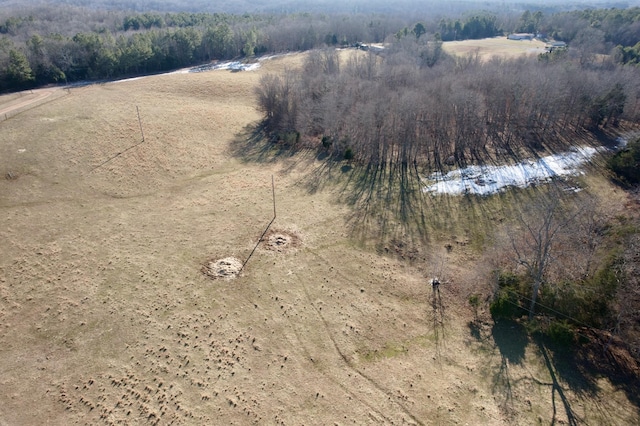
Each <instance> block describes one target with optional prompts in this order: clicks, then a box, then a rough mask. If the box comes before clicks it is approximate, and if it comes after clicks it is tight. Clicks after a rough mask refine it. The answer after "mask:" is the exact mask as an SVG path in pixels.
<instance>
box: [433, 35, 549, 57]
mask: <svg viewBox="0 0 640 426" xmlns="http://www.w3.org/2000/svg"><path fill="white" fill-rule="evenodd" d="M544 46H545V43H544V42H542V41H540V40H508V39H507V38H506V37H494V38H485V39H481V40H463V41H448V42H446V43H443V44H442V47H443V49H444V51H445V52H447V53H449V54H452V55H457V56H466V55H470V54H474V55H478V57H479V58H481V59H483V60H487V59H490V58H492V57H496V56H497V57H502V58H512V57H516V56H522V55H539V54H540V53H544V52H545V49H544Z"/></svg>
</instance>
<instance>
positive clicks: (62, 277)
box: [0, 42, 640, 425]
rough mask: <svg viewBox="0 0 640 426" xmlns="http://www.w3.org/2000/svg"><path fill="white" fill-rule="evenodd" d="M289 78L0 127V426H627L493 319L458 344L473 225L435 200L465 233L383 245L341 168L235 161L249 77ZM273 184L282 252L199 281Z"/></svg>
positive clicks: (166, 93) (473, 253)
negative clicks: (324, 176) (348, 200)
mask: <svg viewBox="0 0 640 426" xmlns="http://www.w3.org/2000/svg"><path fill="white" fill-rule="evenodd" d="M514 43H519V44H523V45H524V44H525V43H529V42H514ZM299 63H300V56H299V55H296V56H287V57H284V58H279V59H273V60H271V61H266V62H264V63H263V66H262V68H260V69H259V70H258V71H253V72H231V71H228V70H218V71H211V72H204V73H193V74H170V75H163V76H153V77H147V78H142V79H137V80H131V81H125V82H120V83H110V84H102V85H93V86H87V87H83V88H77V89H71V91H70V93H69V94H68V95H66V96H64V97H60V98H58V99H55V100H54V101H51V102H47V103H45V104H43V105H40V106H38V107H37V108H33V109H29V110H27V111H25V112H22V113H20V114H18V115H17V116H15V117H12V118H9V119H8V120H6V121H4V122H1V123H0V174H1V175H2V177H3V179H0V241H1V242H2V244H0V389H1V390H2V391H1V392H0V425H33V424H52V425H69V424H91V425H94V424H159V425H168V424H287V425H289V424H318V425H326V424H329V425H332V424H340V425H344V424H404V423H407V424H429V425H430V424H443V425H444V424H470V425H472V424H485V425H530V424H535V423H538V422H540V423H541V424H554V423H560V422H567V423H570V424H577V423H580V424H594V425H596V424H597V425H602V424H610V425H614V424H637V421H638V420H637V419H638V418H639V417H638V416H639V415H640V412H639V410H638V399H637V395H635V396H634V395H633V394H632V393H631V392H629V391H628V387H625V386H624V385H623V384H621V383H620V382H617V381H615V380H609V379H607V378H606V377H602V376H598V377H591V376H589V377H587V375H585V374H584V373H585V372H584V371H581V370H580V368H578V367H576V366H575V365H571V364H566V363H562V362H557V363H556V362H554V361H556V360H557V359H560V358H557V357H556V356H554V354H551V353H550V352H549V351H548V350H546V349H544V348H543V349H541V347H540V346H539V345H537V344H535V343H534V342H531V341H529V340H528V339H527V337H526V334H525V333H524V330H523V329H522V328H521V327H518V326H516V325H494V324H493V323H491V322H489V321H488V320H486V319H487V314H486V312H484V308H481V312H480V315H481V318H483V319H484V321H482V322H481V323H479V325H477V326H470V325H469V324H470V321H471V320H472V319H473V312H472V311H471V309H470V308H469V307H468V303H467V299H468V296H469V295H470V294H471V293H473V292H482V291H485V290H486V282H487V281H488V280H489V277H490V276H491V268H490V265H489V263H488V262H486V259H487V254H486V253H483V251H482V247H483V241H482V236H481V235H480V234H481V233H479V232H477V230H476V229H475V228H473V225H472V222H473V221H474V219H473V214H472V213H466V212H465V209H467V210H469V211H472V210H474V209H476V208H479V207H478V205H466V207H465V205H464V203H463V202H462V201H459V200H458V199H456V198H445V197H443V198H438V199H437V200H436V199H434V203H435V202H440V200H441V201H442V202H445V201H447V202H448V203H449V206H450V208H452V209H453V212H455V213H456V214H457V215H458V216H460V217H462V216H465V215H467V216H466V217H467V218H468V219H467V221H466V222H465V221H464V220H459V221H457V222H455V223H447V224H445V225H443V224H438V225H437V226H436V225H433V226H434V232H433V237H432V238H431V241H430V242H429V243H428V244H427V243H424V244H423V245H420V246H418V247H414V246H412V245H411V244H410V242H409V241H408V237H407V241H405V240H402V239H398V240H396V241H395V243H394V244H388V245H385V246H383V247H380V246H378V245H377V244H375V242H374V243H371V241H369V240H368V239H367V238H366V230H367V226H366V224H365V225H364V226H357V224H354V223H353V217H357V214H356V213H357V212H354V211H353V209H352V208H351V207H350V206H349V205H348V204H344V203H341V202H339V200H341V199H342V197H343V196H344V188H345V187H344V185H343V184H344V182H345V181H346V180H347V179H348V178H349V177H350V175H349V173H350V171H349V169H348V168H347V169H344V172H342V171H339V170H338V171H337V172H336V173H335V175H334V177H335V179H336V182H335V183H334V182H327V183H326V184H322V185H318V184H316V185H314V186H313V190H310V185H309V184H308V182H309V180H310V179H313V178H314V176H315V174H314V172H315V171H317V170H318V169H319V168H321V167H322V165H323V163H322V161H321V160H319V159H318V158H317V157H316V156H314V155H312V154H305V153H302V154H299V155H296V156H293V157H292V156H284V155H283V156H280V157H277V158H274V157H271V156H269V155H268V154H269V152H266V153H263V155H262V156H259V155H256V156H252V157H251V159H249V158H247V157H245V156H243V155H241V153H238V152H237V150H235V149H233V145H234V143H238V141H242V140H245V139H246V138H247V136H246V133H247V132H248V129H249V128H250V126H251V125H255V124H256V123H257V122H258V121H259V120H260V118H261V117H260V114H259V112H258V111H257V110H256V103H255V101H254V96H253V87H254V86H255V85H256V84H258V82H259V79H260V76H261V75H262V74H263V73H267V72H279V71H282V70H283V69H284V67H285V65H287V64H289V65H292V66H295V65H297V64H299ZM10 102H16V99H15V97H8V98H4V99H3V98H0V108H3V107H5V106H7V105H6V104H8V103H10ZM136 107H137V108H138V109H139V111H140V115H141V122H142V127H143V131H144V137H145V140H144V142H143V143H140V142H141V140H142V135H141V131H140V125H139V122H138V117H137V114H136ZM135 145H137V146H135ZM133 146H135V147H133ZM132 147H133V148H132ZM119 153H120V155H118V154H119ZM5 176H7V178H6V179H5V178H4V177H5ZM272 176H273V177H274V180H275V187H276V199H277V218H276V220H275V221H274V223H273V225H272V228H271V229H272V230H273V233H272V234H270V235H268V236H267V237H268V238H267V239H266V241H265V242H263V243H262V244H261V245H260V246H259V248H258V250H257V251H256V252H255V254H254V255H253V257H252V258H251V260H250V262H249V263H248V264H247V265H246V267H245V269H244V270H243V271H242V273H241V274H240V275H239V276H238V277H236V278H234V279H216V280H213V279H211V278H210V277H208V276H207V275H205V274H203V273H202V270H203V266H204V265H206V264H208V262H209V261H210V260H218V259H226V258H236V259H238V260H240V261H244V260H245V259H246V258H247V256H248V255H249V253H250V252H251V250H252V249H253V248H254V246H255V244H256V242H257V240H258V238H259V237H260V235H261V234H262V232H263V230H264V229H265V227H266V225H267V224H268V223H269V221H270V220H271V218H272V217H273V206H272V187H271V182H272ZM590 179H593V180H594V181H595V182H594V183H593V184H594V185H602V186H603V187H604V189H603V190H602V191H600V192H602V193H608V194H609V195H608V196H609V197H611V198H610V200H609V201H610V202H611V203H620V204H624V195H623V194H622V193H621V192H619V191H614V190H612V189H611V187H610V185H609V184H608V182H607V181H606V180H604V179H599V178H597V177H592V178H590ZM316 183H317V182H316ZM438 207H440V208H442V209H446V208H447V207H446V206H445V205H444V204H442V205H439V206H438ZM483 208H487V209H488V207H483ZM444 215H446V216H448V217H449V212H445V213H444ZM452 217H453V213H452V214H451V216H450V217H449V220H451V221H452V222H453V219H452ZM369 220H372V221H373V220H374V219H371V218H370V219H369ZM487 220H495V221H496V223H498V222H500V221H501V218H500V217H493V218H491V219H487ZM443 222H446V220H443ZM387 226H388V227H389V228H391V230H393V229H394V228H393V224H388V225H387ZM476 226H478V227H480V226H481V225H476ZM354 227H358V229H359V233H358V236H359V237H358V238H355V237H354V233H353V228H354ZM363 235H364V237H362V236H363ZM400 237H401V235H400ZM400 237H399V238H400ZM445 247H449V248H448V249H447V248H445ZM376 248H377V249H376ZM414 249H415V251H412V250H414ZM395 253H397V254H399V255H401V256H395V255H394V254H395ZM401 257H405V260H403V259H402V258H401ZM407 258H411V259H413V260H412V261H408V260H407ZM434 275H439V276H440V277H441V278H443V279H444V280H445V281H446V283H445V284H443V285H442V286H441V288H440V289H439V291H438V292H435V291H433V290H432V288H431V286H430V285H429V283H428V279H429V278H430V277H433V276H434ZM576 422H577V423H576Z"/></svg>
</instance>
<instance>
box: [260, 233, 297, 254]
mask: <svg viewBox="0 0 640 426" xmlns="http://www.w3.org/2000/svg"><path fill="white" fill-rule="evenodd" d="M262 241H263V243H264V245H263V248H264V249H265V250H270V251H275V252H278V253H286V252H288V251H290V250H293V249H296V248H298V247H300V246H301V245H302V239H301V238H300V236H299V235H298V234H297V233H296V232H293V231H286V230H278V229H273V230H269V232H267V234H266V235H265V236H264V237H263V239H262Z"/></svg>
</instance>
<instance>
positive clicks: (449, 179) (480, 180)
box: [423, 147, 598, 195]
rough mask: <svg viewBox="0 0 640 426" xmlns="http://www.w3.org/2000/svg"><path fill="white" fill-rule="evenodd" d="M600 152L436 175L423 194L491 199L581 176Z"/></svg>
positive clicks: (584, 151)
mask: <svg viewBox="0 0 640 426" xmlns="http://www.w3.org/2000/svg"><path fill="white" fill-rule="evenodd" d="M596 152H598V150H597V149H596V148H591V147H578V148H574V149H573V150H572V151H570V152H566V153H561V154H553V155H549V156H546V157H542V158H540V159H538V160H535V161H534V160H526V161H523V162H521V163H517V164H512V165H504V166H469V167H465V168H464V169H458V170H453V171H451V172H449V173H447V174H442V173H440V172H436V173H433V174H431V175H430V176H428V177H427V178H425V179H424V180H425V183H426V184H427V185H426V186H425V187H424V188H423V190H424V191H425V192H428V193H434V194H452V195H461V194H478V195H489V194H495V193H497V192H500V191H502V190H504V189H505V188H507V187H510V186H511V187H519V188H525V187H527V186H530V185H533V184H540V183H544V182H548V181H550V180H551V179H553V178H557V177H561V176H576V175H579V174H581V173H582V172H581V171H580V166H581V165H582V164H584V163H586V162H587V161H588V160H589V159H590V158H591V157H592V156H593V155H594V154H595V153H596Z"/></svg>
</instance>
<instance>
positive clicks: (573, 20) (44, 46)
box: [0, 2, 640, 92]
mask: <svg viewBox="0 0 640 426" xmlns="http://www.w3.org/2000/svg"><path fill="white" fill-rule="evenodd" d="M101 4H103V3H95V4H94V3H92V5H93V7H92V8H89V7H87V6H89V4H88V3H87V4H85V3H83V2H68V3H67V4H66V6H64V7H60V6H57V7H56V6H53V5H48V4H37V5H36V6H31V7H28V5H26V6H25V5H23V6H14V7H7V8H3V10H2V11H1V12H0V92H6V91H15V90H22V89H26V88H33V87H37V86H42V85H46V84H52V83H53V84H61V83H70V82H76V81H87V80H94V81H95V80H103V79H114V78H120V77H127V76H133V75H141V74H148V73H156V72H162V71H167V70H172V69H176V68H181V67H187V66H193V65H198V64H202V63H206V62H209V61H213V60H225V59H232V58H251V57H253V56H255V55H261V54H266V53H278V52H288V51H305V50H310V49H315V48H320V47H323V46H331V47H340V46H354V45H356V44H357V43H387V44H391V43H395V42H399V41H400V40H401V39H403V38H405V37H406V36H407V35H413V36H415V37H416V38H421V37H424V39H434V40H441V41H449V40H464V39H474V38H485V37H493V36H498V35H502V36H504V35H507V34H509V33H512V32H521V31H527V32H533V33H535V34H536V35H538V36H539V37H541V38H555V39H557V40H562V41H566V42H568V43H570V45H571V47H572V49H573V52H574V54H577V55H580V56H581V58H582V61H583V62H590V61H591V59H593V57H594V55H608V56H610V57H611V58H612V61H613V62H615V63H619V64H625V63H629V64H635V63H637V62H638V57H640V54H639V53H638V49H639V48H638V45H637V44H636V43H637V40H640V25H638V22H640V20H639V19H638V18H639V17H640V9H639V8H629V9H615V8H613V9H598V10H582V11H578V10H572V11H555V12H546V11H544V12H543V10H546V9H544V8H538V9H537V10H535V11H529V10H525V11H524V12H522V11H521V10H519V9H518V10H517V11H516V9H515V6H514V10H513V11H511V12H509V11H501V12H497V11H490V10H484V11H479V10H477V9H472V8H471V3H469V4H464V3H459V4H457V6H459V7H458V8H455V9H451V10H449V11H448V12H447V11H445V10H441V11H439V12H437V11H435V10H434V11H431V12H430V13H428V14H427V12H422V13H421V14H418V15H413V16H410V17H407V16H404V15H402V14H399V13H398V14H395V13H390V14H384V13H376V12H365V11H362V12H354V13H339V12H335V11H334V12H331V13H326V12H323V13H315V12H298V11H294V12H290V11H287V10H283V11H281V12H278V13H274V12H269V13H265V12H254V13H242V14H234V13H225V12H213V13H210V12H187V11H181V10H174V11H158V10H155V9H160V5H161V4H159V3H158V4H157V5H155V3H152V2H150V3H149V4H148V8H147V9H146V10H145V11H136V10H132V9H128V10H127V8H123V9H122V10H118V9H116V8H115V7H111V8H107V7H106V5H107V4H110V5H111V6H117V5H116V4H115V3H113V2H104V5H105V7H104V8H102V9H101V8H99V6H100V5H101ZM473 4H474V5H475V6H476V7H477V4H475V3H473ZM514 4H515V3H514ZM154 5H155V6H157V7H156V8H155V9H154ZM130 6H131V5H130ZM519 7H521V5H520V6H519ZM154 10H155V11H154ZM374 10H375V9H374ZM454 12H455V14H454ZM421 16H423V17H424V18H423V19H418V17H421Z"/></svg>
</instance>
